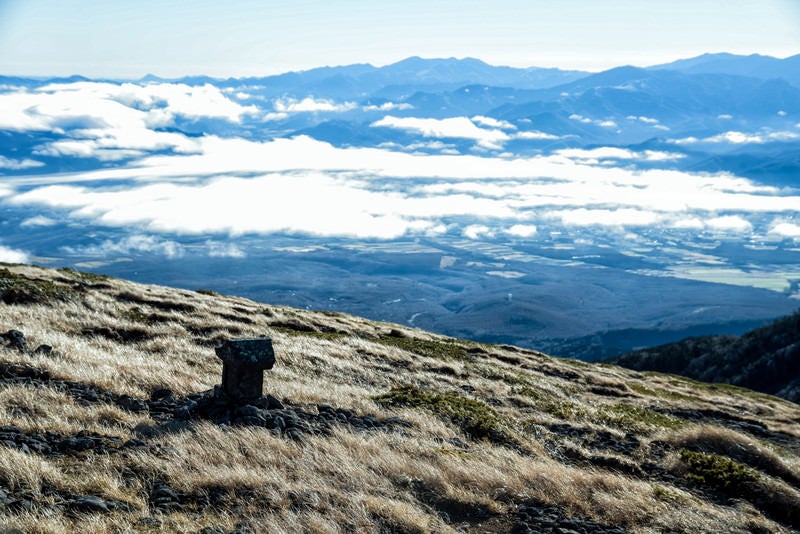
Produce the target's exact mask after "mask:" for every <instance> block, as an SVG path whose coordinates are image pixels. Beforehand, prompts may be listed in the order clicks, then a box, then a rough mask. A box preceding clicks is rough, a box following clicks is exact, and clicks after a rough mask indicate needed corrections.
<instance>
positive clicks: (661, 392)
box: [627, 382, 702, 402]
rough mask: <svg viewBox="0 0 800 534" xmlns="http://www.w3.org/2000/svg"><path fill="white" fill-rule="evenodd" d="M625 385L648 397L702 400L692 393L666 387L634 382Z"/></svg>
mask: <svg viewBox="0 0 800 534" xmlns="http://www.w3.org/2000/svg"><path fill="white" fill-rule="evenodd" d="M627 386H628V388H629V389H630V390H631V391H635V392H636V393H638V394H640V395H646V396H648V397H656V398H661V399H669V400H685V401H691V402H698V401H701V400H702V399H701V398H700V397H697V396H693V395H686V394H684V393H679V392H677V391H670V390H668V389H662V388H648V387H645V386H643V385H641V384H639V383H636V382H631V383H629V384H627Z"/></svg>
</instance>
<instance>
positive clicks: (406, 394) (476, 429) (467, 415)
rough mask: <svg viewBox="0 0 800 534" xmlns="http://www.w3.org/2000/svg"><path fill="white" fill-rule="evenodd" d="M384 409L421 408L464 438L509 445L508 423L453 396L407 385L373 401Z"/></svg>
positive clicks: (478, 403) (475, 403) (489, 410)
mask: <svg viewBox="0 0 800 534" xmlns="http://www.w3.org/2000/svg"><path fill="white" fill-rule="evenodd" d="M375 400H376V401H377V402H378V403H380V404H383V405H384V406H410V407H413V408H423V409H425V410H428V411H429V412H432V413H434V414H436V415H437V416H439V417H441V418H443V419H446V420H449V421H452V422H454V423H455V424H457V425H458V426H459V427H460V428H461V430H462V431H463V432H464V433H465V434H467V435H468V436H470V437H472V438H475V439H488V440H489V441H491V442H494V443H501V444H512V443H515V441H514V440H513V439H512V438H511V436H510V435H509V433H508V429H509V423H508V421H506V419H505V418H503V417H502V416H501V415H500V414H498V413H497V412H496V411H494V410H493V409H492V408H491V407H489V406H488V405H486V404H484V403H483V402H481V401H479V400H476V399H470V398H467V397H465V396H463V395H460V394H458V393H454V392H445V393H435V392H431V391H424V390H422V389H420V388H417V387H415V386H410V385H404V386H397V387H394V388H392V389H391V391H389V392H388V393H384V394H383V395H379V396H377V397H375Z"/></svg>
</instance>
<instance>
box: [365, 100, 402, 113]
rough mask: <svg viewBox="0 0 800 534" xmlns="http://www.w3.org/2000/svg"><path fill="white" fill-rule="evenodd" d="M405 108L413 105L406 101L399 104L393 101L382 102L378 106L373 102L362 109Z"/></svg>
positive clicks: (385, 109)
mask: <svg viewBox="0 0 800 534" xmlns="http://www.w3.org/2000/svg"><path fill="white" fill-rule="evenodd" d="M406 109H414V106H412V105H411V104H409V103H408V102H401V103H399V104H396V103H394V102H384V103H383V104H381V105H380V106H378V105H375V104H370V105H367V106H364V111H393V110H401V111H402V110H406Z"/></svg>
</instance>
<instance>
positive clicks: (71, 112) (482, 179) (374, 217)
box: [0, 82, 800, 261]
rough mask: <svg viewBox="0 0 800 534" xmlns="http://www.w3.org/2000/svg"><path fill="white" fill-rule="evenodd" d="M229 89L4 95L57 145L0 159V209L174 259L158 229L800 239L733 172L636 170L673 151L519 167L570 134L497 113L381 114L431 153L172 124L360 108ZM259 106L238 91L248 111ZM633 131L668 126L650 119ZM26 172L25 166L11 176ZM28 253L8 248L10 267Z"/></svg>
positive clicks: (7, 122) (96, 88) (563, 158)
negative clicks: (89, 229)
mask: <svg viewBox="0 0 800 534" xmlns="http://www.w3.org/2000/svg"><path fill="white" fill-rule="evenodd" d="M231 96H234V97H236V95H231V94H230V93H226V92H224V91H222V90H220V89H219V88H217V87H215V86H213V85H210V84H207V85H204V86H189V85H185V84H177V83H121V84H117V83H99V82H78V83H66V84H51V85H46V86H43V87H40V88H37V89H25V88H22V87H5V88H4V89H3V91H2V92H0V109H3V110H4V112H3V113H2V114H0V130H8V131H13V132H49V133H51V134H53V135H52V136H51V137H52V138H49V139H48V140H45V141H42V142H41V143H39V144H38V145H36V146H35V147H33V148H32V149H31V151H30V153H24V154H19V155H14V156H10V155H8V154H6V155H4V156H1V157H0V172H5V173H6V176H4V177H3V182H2V184H0V205H6V206H8V207H13V208H14V209H18V210H19V209H22V210H26V211H28V212H29V213H30V216H29V217H27V218H26V219H25V220H23V221H22V222H21V223H20V228H21V231H24V229H25V228H31V227H36V226H47V225H56V224H63V223H65V222H71V223H79V224H82V225H97V226H105V227H112V228H125V229H128V230H130V232H131V235H129V236H128V237H127V238H125V239H122V240H119V241H114V242H112V241H106V242H101V243H98V244H97V245H92V246H94V247H96V252H98V253H99V252H101V251H102V250H105V251H108V252H124V251H130V250H148V251H152V252H154V253H160V254H163V255H165V256H175V255H179V254H180V251H181V245H180V243H178V242H176V241H174V237H173V238H171V240H165V239H162V238H161V237H159V236H160V235H162V234H169V235H171V236H175V235H176V234H177V235H181V234H191V235H201V234H202V235H209V236H212V237H209V240H208V241H207V244H208V253H209V254H210V255H229V256H232V257H240V256H242V255H244V254H245V252H244V251H242V250H241V249H239V248H237V247H236V246H235V245H233V244H231V243H226V241H225V238H226V237H230V236H234V237H235V236H241V235H249V234H271V233H288V234H301V235H309V236H320V237H337V238H340V237H341V238H348V237H352V238H359V239H397V238H401V237H406V236H414V235H425V236H436V235H440V234H444V233H448V234H461V235H462V236H464V237H465V238H468V239H481V238H484V237H486V236H502V235H505V236H508V237H509V238H517V239H528V240H535V239H537V238H538V235H539V233H540V232H538V231H537V230H541V228H543V227H547V228H552V227H564V228H569V229H571V231H573V232H575V233H576V235H579V234H580V231H581V230H580V229H582V228H585V229H597V228H601V229H603V228H604V229H607V230H608V231H621V232H630V231H636V230H637V229H648V230H659V229H661V230H664V231H682V232H696V233H701V232H718V233H724V234H729V235H734V236H737V235H738V236H742V237H747V238H754V237H756V238H763V239H773V240H775V239H787V238H788V239H796V240H797V239H800V224H799V223H800V221H798V219H797V214H798V206H800V196H798V195H797V193H796V192H793V191H786V190H783V189H780V188H776V187H771V186H765V185H761V184H758V183H755V182H753V181H750V180H747V179H744V178H741V177H737V176H733V175H730V174H726V173H716V174H708V173H697V172H686V171H681V170H675V169H669V168H652V166H650V167H648V166H643V165H638V164H640V163H653V162H669V161H675V160H678V159H680V158H681V157H683V156H682V154H680V153H677V152H676V153H672V152H667V151H651V150H642V151H634V150H630V149H625V148H617V147H598V148H593V149H562V150H554V151H552V152H550V153H547V154H540V155H535V156H530V155H526V156H523V155H520V154H515V153H513V152H508V151H506V150H505V145H506V144H507V143H508V142H509V141H512V140H515V139H525V138H527V139H549V138H556V137H557V136H555V135H552V134H547V133H544V132H541V131H538V130H536V129H533V128H530V129H523V128H521V126H523V125H513V124H511V123H508V122H506V121H500V120H497V119H493V118H491V117H482V116H475V117H452V118H445V119H433V118H426V117H397V116H393V115H391V112H392V111H394V110H395V109H397V108H398V107H399V105H394V104H392V103H387V104H383V105H382V106H381V107H380V108H381V109H380V111H385V112H386V113H387V114H386V115H385V116H384V117H383V118H381V119H379V120H377V121H373V122H372V123H371V124H370V127H371V128H384V129H387V128H388V129H394V130H401V131H403V132H406V133H408V132H411V133H413V134H415V135H417V136H419V140H418V141H417V143H418V144H419V145H418V146H423V145H424V146H426V147H428V148H430V147H433V148H437V147H438V148H440V149H441V150H440V151H438V152H434V153H419V152H417V151H415V150H413V148H414V147H413V146H411V145H405V146H401V145H398V144H395V143H384V144H383V145H381V146H377V147H336V146H334V145H332V144H329V143H326V142H323V141H320V140H317V139H314V138H313V137H310V136H307V135H296V136H276V137H273V138H270V139H266V140H253V139H250V138H248V137H245V136H237V135H231V134H230V133H226V134H224V135H223V134H215V133H206V134H205V135H188V134H185V133H182V132H181V131H179V130H177V129H176V128H174V126H175V125H176V122H177V121H178V120H185V121H197V120H205V119H213V120H218V121H224V122H225V123H227V124H230V125H232V126H236V125H237V124H241V123H242V122H243V121H249V122H250V123H252V122H253V121H262V122H263V123H264V124H268V123H270V122H273V121H275V120H279V119H280V118H282V117H286V116H289V115H291V114H298V113H328V114H336V113H343V112H346V111H349V110H352V109H353V108H354V107H355V106H356V104H355V103H352V102H345V103H336V102H332V101H327V100H324V101H323V100H314V99H313V98H305V99H299V100H298V99H289V98H284V99H280V100H276V101H274V102H271V103H260V104H259V103H258V102H257V101H255V100H252V101H248V103H247V104H244V103H242V102H237V101H235V100H233V99H232V98H231ZM246 97H248V95H247V94H239V98H238V100H243V99H246ZM253 102H256V103H253ZM373 108H376V109H377V108H378V106H373ZM401 109H405V110H406V111H408V107H405V108H401ZM373 111H374V110H373ZM573 119H574V120H591V119H586V118H585V117H573ZM631 120H635V121H637V122H644V123H647V124H650V123H651V122H652V123H653V125H657V121H655V119H648V118H647V117H633V118H632V119H631ZM653 121H655V122H653ZM603 126H607V127H609V128H611V127H618V125H617V124H616V123H615V124H613V125H612V124H603ZM798 126H800V125H798ZM233 131H235V128H234V130H233ZM770 135H771V137H770ZM797 136H798V135H797V133H796V132H783V133H780V134H775V133H773V134H763V133H762V134H759V133H750V134H747V133H742V132H727V133H725V134H721V135H718V136H714V137H711V138H707V139H679V140H675V141H674V142H675V143H676V145H677V144H691V143H721V142H728V143H746V142H752V143H764V142H769V141H770V140H781V141H785V140H787V139H794V138H796V137H797ZM453 139H460V140H467V141H469V142H472V143H474V147H473V148H475V149H476V150H474V151H473V150H470V151H465V152H463V153H462V152H458V151H456V150H455V148H454V145H453V144H450V143H448V140H453ZM437 143H438V144H437ZM62 156H63V157H71V158H86V159H91V160H96V161H97V162H99V163H98V164H97V165H95V166H94V168H92V169H91V170H86V171H81V172H72V173H50V172H42V173H38V174H37V173H36V172H35V170H36V169H37V168H40V167H41V168H44V163H43V161H44V159H45V158H47V157H51V158H52V157H62ZM21 170H24V171H26V172H24V173H21V172H19V173H15V172H14V171H21ZM27 257H28V256H27V253H26V252H25V251H22V250H14V249H11V248H7V247H3V246H0V261H24V260H25V259H27Z"/></svg>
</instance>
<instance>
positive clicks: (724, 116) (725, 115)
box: [717, 113, 733, 121]
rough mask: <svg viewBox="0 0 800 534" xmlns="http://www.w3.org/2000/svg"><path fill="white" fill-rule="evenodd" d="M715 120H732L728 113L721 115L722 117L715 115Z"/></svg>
mask: <svg viewBox="0 0 800 534" xmlns="http://www.w3.org/2000/svg"><path fill="white" fill-rule="evenodd" d="M717 118H718V119H720V120H726V121H729V120H731V119H732V118H733V115H731V114H729V113H723V114H722V115H717Z"/></svg>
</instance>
